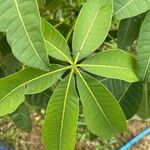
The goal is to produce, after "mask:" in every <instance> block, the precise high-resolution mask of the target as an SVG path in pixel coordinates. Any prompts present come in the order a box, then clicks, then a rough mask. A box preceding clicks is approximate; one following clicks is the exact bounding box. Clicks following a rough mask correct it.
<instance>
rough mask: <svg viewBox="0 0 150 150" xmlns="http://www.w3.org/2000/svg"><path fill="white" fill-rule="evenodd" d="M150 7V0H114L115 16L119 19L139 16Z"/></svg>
mask: <svg viewBox="0 0 150 150" xmlns="http://www.w3.org/2000/svg"><path fill="white" fill-rule="evenodd" d="M149 9H150V0H114V18H115V19H117V20H121V19H125V18H130V17H133V16H137V15H138V14H141V13H143V12H146V11H147V10H149Z"/></svg>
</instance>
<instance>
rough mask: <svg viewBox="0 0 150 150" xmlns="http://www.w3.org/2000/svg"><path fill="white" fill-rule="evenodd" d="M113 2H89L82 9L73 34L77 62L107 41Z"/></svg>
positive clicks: (97, 0)
mask: <svg viewBox="0 0 150 150" xmlns="http://www.w3.org/2000/svg"><path fill="white" fill-rule="evenodd" d="M112 7H113V6H112V0H105V1H103V0H102V1H100V0H89V1H87V3H86V4H85V6H84V7H83V8H82V10H81V12H80V14H79V16H78V19H77V23H76V26H75V30H74V34H73V45H72V47H73V54H74V58H75V62H77V61H78V60H80V59H82V58H84V57H87V56H88V55H89V54H90V53H92V52H93V51H95V50H96V49H97V48H98V47H99V46H100V45H101V44H102V42H103V41H104V40H105V38H106V36H107V34H108V30H109V28H110V24H111V18H112V11H113V8H112Z"/></svg>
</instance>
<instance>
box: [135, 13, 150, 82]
mask: <svg viewBox="0 0 150 150" xmlns="http://www.w3.org/2000/svg"><path fill="white" fill-rule="evenodd" d="M149 37H150V12H148V14H147V15H146V18H145V20H144V22H143V24H142V27H141V31H140V36H139V41H138V48H137V58H138V73H139V77H140V79H141V80H142V81H144V82H147V83H148V82H149V81H150V40H149Z"/></svg>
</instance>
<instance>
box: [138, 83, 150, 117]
mask: <svg viewBox="0 0 150 150" xmlns="http://www.w3.org/2000/svg"><path fill="white" fill-rule="evenodd" d="M149 108H150V84H144V89H143V95H142V101H141V104H140V107H139V110H138V113H137V114H138V116H140V117H141V118H142V119H148V118H149V117H150V109H149Z"/></svg>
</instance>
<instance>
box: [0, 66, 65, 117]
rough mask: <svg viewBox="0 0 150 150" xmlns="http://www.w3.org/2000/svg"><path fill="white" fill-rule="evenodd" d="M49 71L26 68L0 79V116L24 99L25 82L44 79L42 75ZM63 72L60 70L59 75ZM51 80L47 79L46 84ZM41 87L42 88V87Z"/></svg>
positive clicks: (13, 108) (14, 107)
mask: <svg viewBox="0 0 150 150" xmlns="http://www.w3.org/2000/svg"><path fill="white" fill-rule="evenodd" d="M65 70H66V69H65V68H64V71H65ZM60 71H63V70H60ZM49 73H50V72H46V71H41V70H38V69H33V68H27V69H24V70H22V71H20V72H18V73H16V74H13V75H10V76H8V77H6V78H2V79H0V107H2V108H1V109H0V116H4V115H6V114H10V113H12V112H14V111H15V110H16V109H17V107H18V106H19V105H20V104H21V103H22V102H23V101H24V99H25V97H24V95H25V94H26V89H25V85H26V84H29V83H30V82H33V81H35V80H37V79H41V78H42V80H43V81H44V80H45V78H44V77H45V76H48V75H49ZM63 73H64V72H60V77H61V75H62V74H63ZM50 74H51V73H50ZM54 74H55V72H54ZM43 76H44V77H43ZM56 81H57V79H56ZM53 82H54V80H53V81H52V82H51V81H50V80H49V81H48V84H49V85H51V84H52V83H53ZM44 88H45V87H44ZM41 89H42V90H44V89H43V87H42V88H41ZM8 104H9V105H8Z"/></svg>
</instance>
